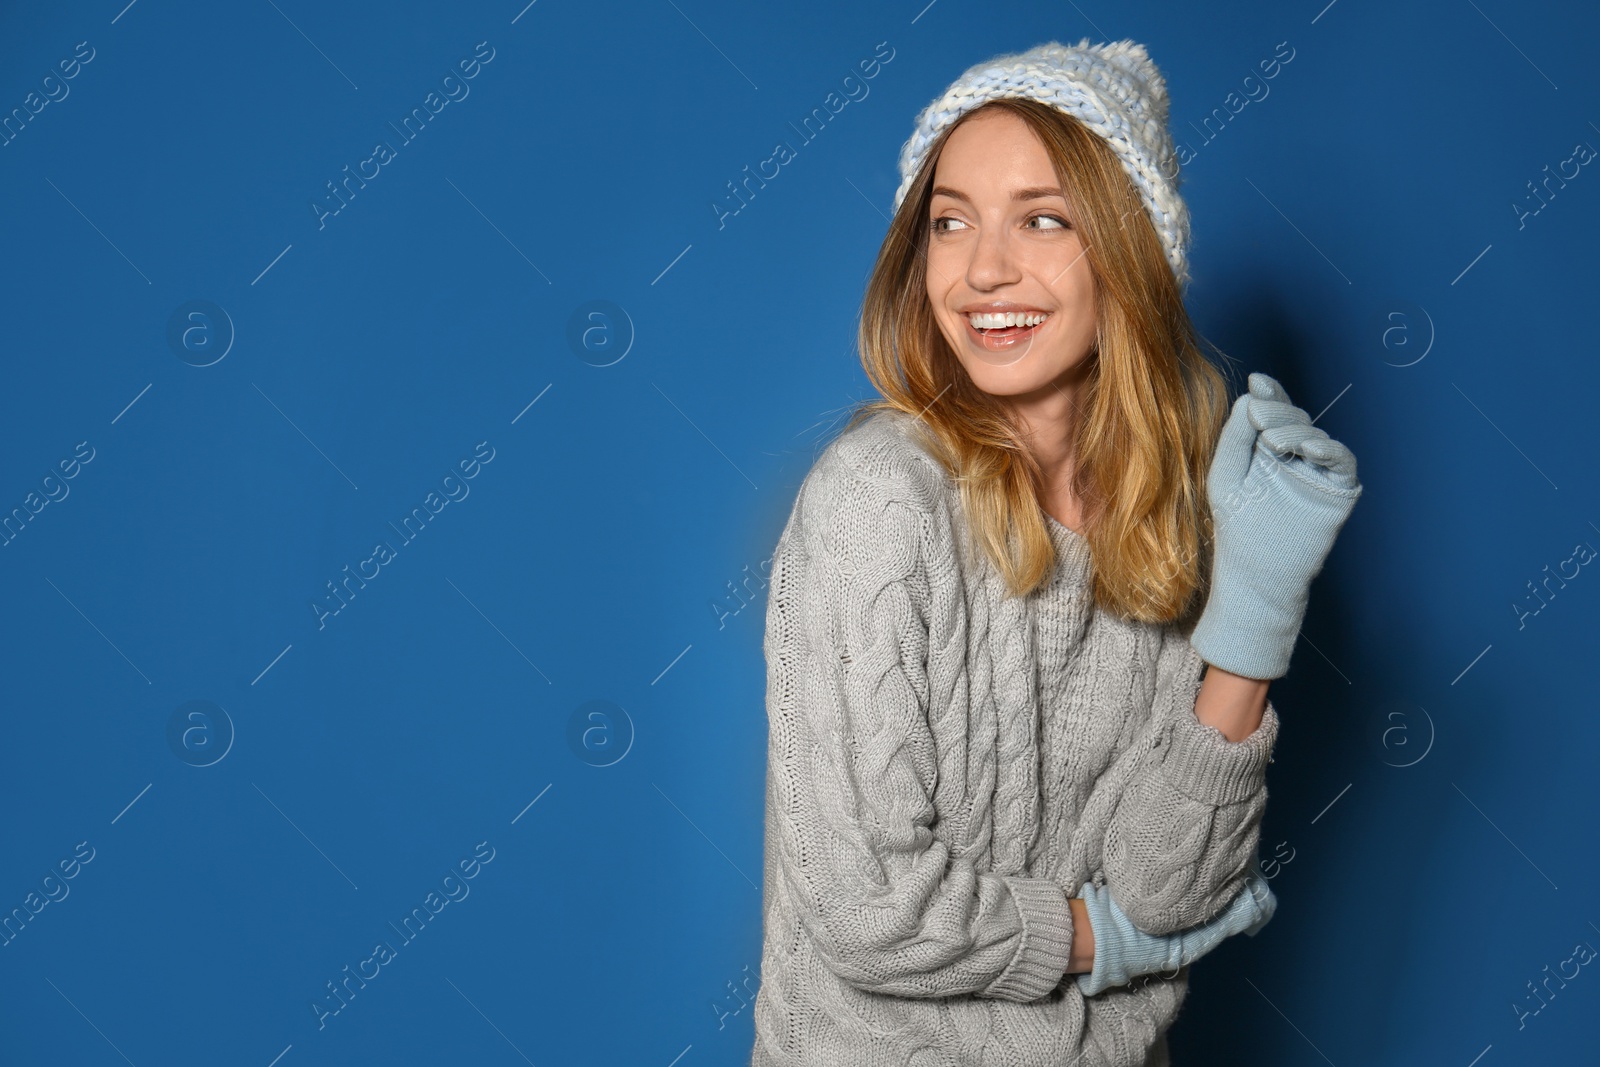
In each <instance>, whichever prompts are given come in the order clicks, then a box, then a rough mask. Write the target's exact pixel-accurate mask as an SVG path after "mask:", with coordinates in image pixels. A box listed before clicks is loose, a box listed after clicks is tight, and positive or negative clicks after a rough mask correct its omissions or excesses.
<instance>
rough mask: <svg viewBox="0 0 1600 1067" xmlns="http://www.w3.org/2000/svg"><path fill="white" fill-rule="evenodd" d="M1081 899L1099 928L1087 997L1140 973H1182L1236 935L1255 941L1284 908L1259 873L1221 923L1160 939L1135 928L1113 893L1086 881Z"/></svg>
mask: <svg viewBox="0 0 1600 1067" xmlns="http://www.w3.org/2000/svg"><path fill="white" fill-rule="evenodd" d="M1079 896H1081V897H1082V898H1083V903H1084V906H1085V908H1086V910H1087V911H1088V912H1089V926H1090V927H1091V928H1092V929H1093V930H1094V970H1092V971H1090V972H1089V973H1088V974H1079V975H1078V976H1077V980H1078V988H1079V989H1080V990H1081V991H1082V992H1083V995H1084V996H1086V997H1092V996H1094V995H1095V994H1096V993H1101V992H1104V991H1105V990H1107V989H1111V988H1113V987H1115V986H1124V985H1127V984H1128V983H1129V982H1131V981H1133V980H1134V979H1135V978H1138V977H1139V976H1140V975H1145V974H1155V973H1157V972H1159V971H1166V972H1170V973H1171V974H1176V973H1177V972H1178V968H1180V967H1183V966H1185V965H1186V964H1190V963H1193V962H1194V961H1195V960H1197V959H1199V958H1200V957H1201V956H1204V955H1205V954H1206V953H1207V952H1210V951H1211V950H1212V949H1213V948H1215V947H1216V946H1217V945H1219V944H1221V943H1222V942H1223V940H1224V939H1226V938H1229V937H1232V936H1233V935H1234V934H1239V933H1244V934H1249V935H1250V936H1251V937H1254V936H1255V935H1256V934H1257V933H1259V932H1260V930H1261V928H1262V927H1263V926H1265V925H1267V922H1268V921H1269V920H1270V919H1271V918H1272V913H1273V912H1274V911H1276V910H1277V908H1278V898H1277V897H1275V896H1273V895H1272V890H1271V889H1269V888H1268V887H1267V881H1266V879H1265V878H1263V877H1261V875H1260V874H1259V873H1258V872H1256V871H1254V870H1252V871H1251V872H1250V875H1249V877H1248V878H1246V879H1245V884H1244V889H1242V890H1241V891H1240V892H1239V895H1238V896H1236V897H1234V898H1233V902H1232V903H1231V904H1229V905H1228V907H1227V908H1226V909H1224V910H1223V912H1222V914H1220V915H1218V916H1217V917H1216V918H1215V919H1212V920H1211V921H1210V922H1208V923H1206V924H1204V925H1203V926H1192V927H1190V928H1189V929H1187V930H1179V931H1177V932H1176V933H1172V934H1167V935H1165V936H1159V937H1158V936H1156V935H1155V934H1147V933H1145V932H1144V931H1143V930H1140V929H1139V928H1138V927H1137V926H1134V925H1133V923H1132V922H1131V921H1130V920H1129V919H1128V917H1127V916H1126V915H1124V914H1123V913H1122V909H1121V908H1119V907H1117V905H1116V902H1115V901H1113V900H1112V899H1111V890H1110V889H1107V888H1105V887H1103V886H1102V887H1097V886H1096V885H1095V884H1094V883H1093V882H1085V883H1084V884H1083V891H1082V892H1081V893H1079Z"/></svg>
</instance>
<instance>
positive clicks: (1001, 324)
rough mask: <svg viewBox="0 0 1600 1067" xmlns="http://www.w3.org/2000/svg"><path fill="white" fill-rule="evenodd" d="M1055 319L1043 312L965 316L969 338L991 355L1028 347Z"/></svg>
mask: <svg viewBox="0 0 1600 1067" xmlns="http://www.w3.org/2000/svg"><path fill="white" fill-rule="evenodd" d="M1051 317H1052V316H1051V315H1050V314H1048V313H1046V312H1042V311H1041V312H1006V313H1005V314H973V315H966V316H963V318H964V319H965V320H966V324H967V337H968V339H969V340H971V341H972V342H973V344H975V345H976V346H977V347H979V348H981V349H983V350H984V351H987V352H1010V351H1012V350H1013V349H1015V348H1017V346H1019V345H1024V344H1027V343H1028V342H1029V341H1031V340H1032V339H1033V335H1034V334H1035V333H1037V332H1038V331H1039V330H1040V329H1041V328H1042V327H1043V326H1044V325H1045V323H1047V322H1049V321H1050V319H1051ZM979 323H982V324H983V325H981V326H980V325H978V324H979Z"/></svg>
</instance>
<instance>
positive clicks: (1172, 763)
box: [1161, 700, 1278, 805]
mask: <svg viewBox="0 0 1600 1067" xmlns="http://www.w3.org/2000/svg"><path fill="white" fill-rule="evenodd" d="M1277 740H1278V712H1277V710H1276V709H1275V708H1273V706H1272V701H1270V700H1269V701H1267V706H1266V710H1265V711H1264V712H1262V715H1261V725H1259V726H1257V727H1256V728H1255V731H1254V732H1253V733H1251V734H1250V736H1249V737H1246V738H1245V739H1244V740H1242V741H1229V740H1228V739H1227V738H1226V737H1224V736H1223V735H1222V731H1220V730H1218V729H1216V728H1215V727H1212V726H1207V725H1206V724H1205V723H1203V722H1201V721H1200V720H1199V719H1197V718H1195V715H1194V710H1193V709H1192V708H1185V709H1179V710H1178V711H1176V712H1175V713H1174V715H1173V717H1172V725H1171V727H1170V728H1169V729H1168V730H1167V731H1166V737H1165V738H1163V740H1162V745H1161V749H1162V753H1163V754H1162V757H1161V760H1162V763H1161V773H1162V776H1163V777H1165V778H1166V780H1167V781H1168V782H1169V783H1171V785H1172V786H1173V788H1175V789H1177V790H1178V791H1179V792H1182V793H1183V794H1185V795H1186V796H1189V797H1192V798H1193V799H1195V800H1198V801H1200V802H1201V803H1203V804H1213V805H1217V804H1233V803H1236V802H1238V801H1241V800H1244V799H1246V798H1248V797H1250V796H1251V795H1253V794H1254V793H1256V792H1257V791H1258V790H1260V789H1261V788H1262V787H1263V786H1264V785H1265V784H1266V778H1267V764H1268V763H1271V762H1272V749H1273V746H1274V745H1275V744H1276V743H1277Z"/></svg>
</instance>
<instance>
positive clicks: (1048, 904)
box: [983, 875, 1072, 1001]
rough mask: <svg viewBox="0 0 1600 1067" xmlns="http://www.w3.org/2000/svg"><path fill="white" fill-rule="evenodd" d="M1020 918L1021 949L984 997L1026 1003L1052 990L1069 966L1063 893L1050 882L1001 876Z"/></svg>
mask: <svg viewBox="0 0 1600 1067" xmlns="http://www.w3.org/2000/svg"><path fill="white" fill-rule="evenodd" d="M1001 881H1003V882H1005V884H1006V886H1007V887H1008V888H1009V889H1010V890H1011V897H1012V899H1013V900H1015V901H1016V902H1017V911H1018V912H1019V913H1020V914H1021V915H1022V945H1021V947H1019V948H1018V949H1017V954H1016V955H1015V956H1014V957H1012V959H1011V965H1010V966H1009V967H1007V968H1006V969H1005V971H1004V972H1003V973H1002V974H1001V975H1000V977H999V978H996V979H995V980H994V981H993V982H991V983H989V986H988V987H987V988H986V989H985V990H984V991H983V995H984V996H988V997H998V998H1000V999H1003V1000H1016V1001H1029V1000H1038V999H1039V998H1040V997H1042V996H1044V995H1045V994H1047V993H1049V992H1050V991H1051V990H1053V989H1055V987H1056V986H1057V985H1059V984H1060V983H1061V979H1062V978H1063V977H1064V976H1065V975H1066V973H1067V967H1068V966H1070V965H1071V963H1072V912H1071V910H1070V909H1069V908H1068V906H1067V892H1066V890H1065V889H1063V888H1062V886H1061V884H1060V883H1059V882H1056V881H1055V880H1054V879H1050V878H1023V877H1020V876H1017V875H1001Z"/></svg>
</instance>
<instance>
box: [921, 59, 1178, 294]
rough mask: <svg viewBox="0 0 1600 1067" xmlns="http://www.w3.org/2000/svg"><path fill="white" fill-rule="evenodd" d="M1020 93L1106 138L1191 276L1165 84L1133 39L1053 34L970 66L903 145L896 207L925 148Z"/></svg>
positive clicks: (1174, 258) (1170, 254)
mask: <svg viewBox="0 0 1600 1067" xmlns="http://www.w3.org/2000/svg"><path fill="white" fill-rule="evenodd" d="M1001 97H1022V98H1025V99H1030V100H1038V101H1040V102H1041V103H1045V104H1049V105H1050V106H1052V107H1054V108H1057V109H1058V110H1060V111H1063V112H1065V113H1066V114H1068V115H1071V116H1072V117H1073V118H1075V119H1077V120H1078V121H1080V122H1082V123H1083V124H1084V125H1085V126H1087V127H1088V128H1089V129H1091V130H1093V131H1094V132H1095V133H1097V134H1099V135H1100V136H1101V137H1104V138H1105V139H1106V142H1107V143H1108V144H1110V145H1111V148H1112V150H1113V151H1115V152H1116V154H1117V158H1118V159H1119V160H1121V162H1122V166H1123V168H1124V169H1125V170H1126V171H1127V172H1128V175H1129V176H1130V177H1131V178H1132V179H1133V183H1134V185H1135V187H1137V188H1138V190H1139V195H1140V196H1141V197H1142V198H1143V200H1144V206H1145V209H1146V210H1147V211H1148V212H1149V214H1150V221H1151V222H1153V223H1154V224H1155V229H1156V233H1157V234H1159V235H1160V237H1161V244H1162V247H1163V248H1164V249H1165V251H1166V254H1167V262H1168V264H1170V265H1171V267H1172V272H1173V274H1174V275H1175V276H1176V277H1177V279H1178V284H1179V285H1180V286H1182V285H1185V284H1187V283H1188V281H1189V262H1188V248H1189V209H1188V207H1187V206H1185V204H1184V202H1183V197H1181V196H1180V195H1179V194H1178V182H1179V180H1180V179H1179V175H1178V158H1177V154H1176V153H1175V152H1174V150H1173V142H1172V134H1171V133H1170V131H1169V130H1168V128H1167V118H1168V103H1167V83H1166V80H1165V79H1164V78H1163V77H1162V76H1161V72H1160V70H1158V69H1157V68H1156V65H1155V63H1153V62H1152V61H1151V59H1150V56H1149V55H1148V54H1147V53H1146V52H1145V48H1144V45H1142V44H1137V43H1135V42H1134V41H1115V42H1112V43H1110V44H1102V45H1091V44H1090V43H1089V39H1088V38H1087V37H1085V38H1084V39H1083V40H1082V41H1080V42H1079V43H1078V44H1077V45H1076V46H1073V47H1068V46H1066V45H1062V44H1059V43H1057V42H1055V41H1051V42H1049V43H1047V44H1042V45H1038V46H1036V47H1034V48H1030V49H1028V50H1027V51H1026V52H1017V53H1014V54H1009V55H1002V56H996V57H994V58H993V59H988V60H985V61H984V62H982V63H979V64H976V65H975V66H973V67H970V68H969V69H968V70H967V71H966V73H964V74H962V75H961V77H959V78H957V79H956V80H955V82H954V83H953V84H951V86H950V88H948V89H946V90H945V92H944V94H943V95H942V96H940V97H939V98H938V99H936V100H934V101H933V102H932V103H930V104H929V105H928V106H927V107H926V108H924V109H923V110H922V113H921V114H919V115H918V116H917V121H916V128H915V129H914V130H913V131H912V134H911V137H910V138H909V139H908V140H907V141H906V143H905V145H904V146H902V147H901V149H900V187H899V188H898V189H897V190H895V194H894V207H895V210H896V211H898V210H899V209H900V204H901V202H902V201H903V200H904V199H905V196H906V193H907V191H908V190H909V189H910V188H911V183H912V181H913V180H914V179H915V178H916V176H917V171H918V170H919V169H921V167H922V164H923V161H924V159H925V158H926V157H927V153H928V149H929V148H930V147H931V146H932V144H933V142H934V141H935V140H936V139H937V138H938V137H939V135H940V134H941V133H943V132H944V131H945V130H946V129H948V128H949V127H950V126H953V125H954V124H955V123H956V121H957V120H958V119H959V118H961V116H962V115H965V114H966V113H967V112H969V111H971V110H972V109H974V108H976V107H979V106H981V105H982V104H985V103H988V102H989V101H990V100H996V99H1000V98H1001Z"/></svg>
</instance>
